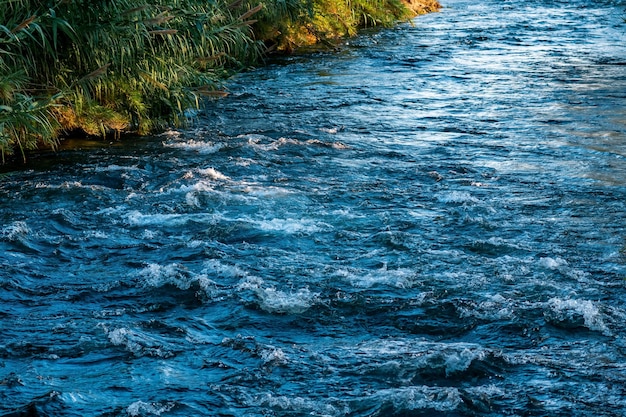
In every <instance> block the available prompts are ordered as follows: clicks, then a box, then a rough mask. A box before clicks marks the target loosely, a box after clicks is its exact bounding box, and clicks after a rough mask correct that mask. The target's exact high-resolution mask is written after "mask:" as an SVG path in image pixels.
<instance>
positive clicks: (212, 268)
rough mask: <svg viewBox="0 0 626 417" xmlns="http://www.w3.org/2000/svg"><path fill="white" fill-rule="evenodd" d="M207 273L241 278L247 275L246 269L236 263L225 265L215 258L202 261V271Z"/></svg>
mask: <svg viewBox="0 0 626 417" xmlns="http://www.w3.org/2000/svg"><path fill="white" fill-rule="evenodd" d="M202 272H203V273H205V274H207V275H217V276H218V277H225V278H243V277H246V276H247V275H248V273H247V272H246V271H244V270H243V269H241V268H239V267H238V266H236V265H227V264H224V263H222V262H220V261H218V260H216V259H211V260H209V261H206V262H205V263H204V269H203V271H202Z"/></svg>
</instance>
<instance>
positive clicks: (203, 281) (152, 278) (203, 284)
mask: <svg viewBox="0 0 626 417" xmlns="http://www.w3.org/2000/svg"><path fill="white" fill-rule="evenodd" d="M139 277H140V278H141V285H142V286H144V287H152V288H161V287H163V286H166V285H172V286H174V287H176V288H178V289H180V290H183V291H185V290H189V289H190V288H191V287H192V286H194V287H195V288H196V289H197V288H198V287H199V289H200V290H201V291H203V292H204V293H205V294H206V295H209V296H214V295H215V294H214V293H215V288H216V286H217V285H216V283H215V281H213V280H211V279H209V278H208V277H207V276H206V275H204V274H193V273H191V272H190V271H188V270H187V269H186V268H185V267H184V266H182V265H179V264H175V263H174V264H170V265H165V266H163V265H158V264H150V265H148V266H147V267H145V268H144V269H142V270H141V271H139Z"/></svg>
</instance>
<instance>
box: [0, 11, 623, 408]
mask: <svg viewBox="0 0 626 417" xmlns="http://www.w3.org/2000/svg"><path fill="white" fill-rule="evenodd" d="M444 6H445V8H444V9H443V10H442V11H441V12H440V13H435V14H431V15H428V16H423V17H420V18H418V19H416V20H415V21H414V23H413V25H408V24H406V25H401V26H399V27H397V28H394V29H391V30H385V31H377V32H371V33H365V34H363V36H361V37H359V38H357V39H354V40H350V41H349V42H348V44H347V45H345V46H343V47H342V48H341V50H340V51H339V52H335V53H319V54H313V55H310V56H296V57H287V58H284V59H281V60H278V61H273V62H271V63H269V65H268V66H267V67H263V68H260V69H257V70H255V71H250V72H248V73H245V74H241V75H239V76H238V77H236V78H235V79H234V80H233V81H232V82H231V83H230V84H229V90H230V91H231V95H230V96H229V97H228V98H226V99H223V100H219V101H216V102H212V103H210V104H209V105H208V108H207V109H206V111H205V112H203V113H201V114H200V115H199V116H198V120H197V123H196V125H195V127H194V128H193V129H189V130H183V131H170V132H167V133H165V134H163V135H161V136H158V137H153V138H145V139H140V140H137V141H134V142H132V143H124V144H118V145H114V146H102V147H100V148H96V149H85V150H73V151H71V150H68V151H64V152H61V153H60V154H59V155H57V156H56V157H54V158H52V159H50V160H46V161H35V162H34V163H33V165H31V166H30V167H28V168H26V169H23V170H18V171H11V172H7V173H5V174H3V175H2V177H1V179H0V195H1V198H2V200H1V201H2V203H0V220H1V221H0V225H1V226H0V248H1V253H0V265H1V269H0V299H1V300H2V302H1V304H0V415H1V416H8V415H11V416H15V415H20V413H26V412H30V413H31V414H29V415H41V416H87V415H90V416H192V415H207V416H218V415H219V416H304V415H314V416H419V415H424V416H433V415H444V416H503V415H512V416H547V415H550V416H594V417H597V416H622V415H626V412H625V411H624V410H626V388H625V387H626V339H625V336H624V334H625V333H624V330H625V328H626V307H625V306H626V304H625V302H626V286H625V281H624V279H625V278H626V265H625V259H624V253H623V249H624V244H625V236H626V230H625V227H624V224H625V221H624V219H625V218H626V164H625V162H626V161H625V158H626V117H625V114H624V103H625V102H626V101H625V100H624V99H625V98H626V35H625V33H626V27H625V26H624V23H623V20H622V18H623V16H624V9H625V5H624V2H622V1H606V0H605V1H591V0H572V1H551V0H543V1H534V0H530V1H529V0H524V1H522V0H511V1H496V0H484V1H480V2H476V1H467V0H448V1H446V2H445V3H444Z"/></svg>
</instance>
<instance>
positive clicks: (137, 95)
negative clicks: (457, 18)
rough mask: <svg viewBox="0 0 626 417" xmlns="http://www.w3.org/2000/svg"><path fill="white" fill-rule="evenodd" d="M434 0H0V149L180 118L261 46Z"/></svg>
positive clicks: (21, 151)
mask: <svg viewBox="0 0 626 417" xmlns="http://www.w3.org/2000/svg"><path fill="white" fill-rule="evenodd" d="M438 7H439V5H438V3H437V2H436V1H435V0H402V1H401V0H376V1H364V0H361V1H351V2H348V1H339V2H337V1H328V0H314V1H300V0H292V1H287V2H285V1H277V0H271V1H267V2H264V3H256V2H253V1H248V0H235V1H231V0H227V1H217V2H203V1H192V0H190V1H187V2H185V4H184V5H181V4H180V2H172V1H166V0H162V1H158V2H153V4H150V5H148V4H145V3H144V2H142V1H140V0H116V1H111V2H103V3H102V4H100V5H98V6H97V7H91V8H85V7H83V5H82V4H81V2H79V1H65V2H59V3H58V4H57V5H56V6H54V7H53V8H48V7H43V6H41V5H40V2H36V1H34V0H19V1H15V2H11V3H9V4H8V5H7V6H6V7H5V8H3V10H1V11H0V19H1V20H0V23H3V25H2V28H1V29H2V30H1V31H0V49H1V50H2V52H3V53H2V54H0V68H1V70H0V71H1V72H0V153H1V154H2V160H3V161H4V160H5V158H6V157H7V156H9V155H14V154H17V155H18V156H21V157H22V158H23V159H25V158H26V153H27V151H29V150H34V149H38V148H40V147H42V146H44V147H52V148H55V147H56V146H57V145H58V144H59V141H60V139H61V138H63V137H67V136H71V135H79V136H90V137H99V138H112V139H115V138H119V137H120V135H122V134H127V133H131V134H139V135H143V134H147V133H151V132H154V131H158V130H161V129H163V128H165V127H168V126H175V127H180V126H184V125H185V124H186V123H188V119H187V117H186V111H187V110H189V109H194V108H198V107H200V106H201V103H202V101H203V100H204V99H205V98H206V97H221V96H223V95H225V94H226V92H224V91H223V90H222V88H221V85H222V82H223V81H224V80H225V79H226V78H227V77H228V76H229V75H231V74H232V73H234V72H237V71H240V70H242V69H244V68H246V67H248V66H250V65H253V64H255V63H257V62H259V60H260V59H261V58H262V56H263V55H264V54H267V53H273V52H280V53H292V52H294V51H297V50H298V49H300V48H302V47H303V46H305V45H311V44H314V43H329V42H333V41H334V40H336V39H337V38H341V37H345V36H353V35H355V34H356V32H357V30H358V29H359V28H363V27H372V26H382V27H385V26H391V25H393V24H394V23H396V22H398V21H402V20H407V19H410V18H411V17H414V16H416V15H417V14H419V13H426V12H431V11H435V10H437V9H438Z"/></svg>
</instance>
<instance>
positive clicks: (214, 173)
mask: <svg viewBox="0 0 626 417" xmlns="http://www.w3.org/2000/svg"><path fill="white" fill-rule="evenodd" d="M198 173H199V174H200V175H202V176H204V177H207V178H209V179H211V180H214V181H229V180H230V177H228V176H226V175H224V174H222V173H221V172H219V171H218V170H216V169H215V168H205V169H199V170H198Z"/></svg>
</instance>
